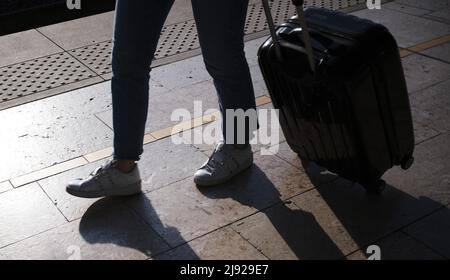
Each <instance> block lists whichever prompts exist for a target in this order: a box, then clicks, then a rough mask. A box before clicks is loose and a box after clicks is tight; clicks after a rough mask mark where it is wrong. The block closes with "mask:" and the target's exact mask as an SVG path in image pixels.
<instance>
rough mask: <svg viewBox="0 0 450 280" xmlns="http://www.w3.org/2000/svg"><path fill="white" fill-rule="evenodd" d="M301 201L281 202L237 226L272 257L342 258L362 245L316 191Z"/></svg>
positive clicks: (246, 236) (236, 224)
mask: <svg viewBox="0 0 450 280" xmlns="http://www.w3.org/2000/svg"><path fill="white" fill-rule="evenodd" d="M295 198H296V199H297V197H295ZM300 198H302V199H301V202H300ZM297 202H298V203H299V205H300V206H297V205H296V204H297V203H295V204H294V203H292V201H288V202H286V203H280V204H277V205H275V206H273V207H271V208H269V209H266V210H264V211H263V212H260V213H257V214H255V215H252V216H250V217H248V218H245V219H243V220H241V221H238V222H236V223H234V224H233V228H234V229H235V230H236V231H237V232H238V233H239V234H241V235H242V236H243V237H244V238H245V239H246V240H248V241H249V242H250V243H252V244H253V245H254V246H255V247H256V248H257V249H258V250H260V251H261V252H262V253H263V254H264V255H265V256H267V257H268V258H269V259H272V260H274V259H275V260H280V259H281V260H288V259H338V258H342V257H343V256H344V255H345V253H348V252H352V250H355V249H356V248H358V247H357V245H356V244H355V243H354V242H353V241H352V239H351V237H350V236H348V234H347V233H346V232H345V228H344V227H343V226H342V225H341V224H340V223H339V221H338V220H337V219H336V217H335V215H334V214H333V213H332V212H331V211H330V209H329V208H328V207H327V205H326V203H325V202H324V201H323V200H321V198H320V196H319V195H318V194H317V192H316V191H314V190H312V191H309V192H307V193H304V194H301V195H300V196H299V198H298V199H297Z"/></svg>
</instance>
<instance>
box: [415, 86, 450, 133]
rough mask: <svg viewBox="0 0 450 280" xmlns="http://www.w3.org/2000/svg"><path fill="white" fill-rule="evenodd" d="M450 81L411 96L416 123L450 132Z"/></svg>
mask: <svg viewBox="0 0 450 280" xmlns="http://www.w3.org/2000/svg"><path fill="white" fill-rule="evenodd" d="M449 91H450V79H449V80H447V81H445V82H442V83H439V84H437V85H435V86H433V87H429V88H427V89H424V90H421V91H419V92H417V93H416V94H414V95H413V96H411V106H412V113H413V118H414V120H415V121H417V122H419V123H422V124H425V125H427V126H429V127H431V128H433V129H434V130H437V131H440V132H447V131H450V96H449V94H448V93H449Z"/></svg>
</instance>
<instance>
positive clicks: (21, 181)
mask: <svg viewBox="0 0 450 280" xmlns="http://www.w3.org/2000/svg"><path fill="white" fill-rule="evenodd" d="M447 42H450V34H449V35H445V36H442V37H438V38H435V39H432V40H429V41H426V42H423V43H420V44H417V45H415V46H412V47H408V48H404V49H400V56H401V57H402V58H405V57H407V56H410V55H412V54H414V53H418V52H422V51H424V50H427V49H430V48H433V47H436V46H439V45H442V44H445V43H447ZM270 102H271V100H270V98H269V97H268V96H265V95H264V96H260V97H258V98H257V99H256V105H257V106H261V105H265V104H268V103H270ZM218 116H219V112H218V111H217V112H214V113H212V114H208V115H204V116H202V117H198V118H194V119H192V120H190V121H186V122H183V123H179V124H176V125H174V126H170V127H167V128H163V129H160V130H157V131H153V132H150V133H147V134H145V136H144V144H148V143H151V142H154V141H157V140H161V139H164V138H166V137H169V136H171V135H172V134H177V133H180V132H181V131H184V130H189V129H192V128H195V127H198V126H202V125H205V124H208V123H210V122H212V121H214V120H215V119H217V118H218ZM112 152H113V148H112V147H107V148H105V149H101V150H98V151H95V152H92V153H89V154H86V155H83V156H80V157H77V158H74V159H70V160H68V161H65V162H61V163H58V164H55V165H53V166H50V167H47V168H43V169H41V170H38V171H34V172H31V173H28V174H25V175H22V176H19V177H16V178H13V179H10V180H9V181H10V182H11V184H12V185H13V186H14V187H15V188H17V187H20V186H23V185H25V184H28V183H31V182H34V181H38V180H41V179H44V178H47V177H50V176H53V175H55V174H58V173H61V172H64V171H67V170H70V169H73V168H76V167H80V166H83V165H85V164H87V163H91V162H94V161H97V160H101V159H104V158H107V157H109V156H111V154H112Z"/></svg>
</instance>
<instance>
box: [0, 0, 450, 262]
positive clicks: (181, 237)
mask: <svg viewBox="0 0 450 280" xmlns="http://www.w3.org/2000/svg"><path fill="white" fill-rule="evenodd" d="M175 12H176V11H175ZM354 13H355V14H356V15H358V16H361V17H365V18H369V19H372V20H374V21H378V22H382V23H383V24H385V25H386V26H388V27H389V28H390V30H391V31H392V33H393V34H394V36H395V37H396V39H397V41H398V43H399V46H400V47H401V54H402V57H403V59H402V62H403V66H404V69H405V74H406V78H407V83H408V88H409V92H410V100H411V105H412V111H413V118H414V127H415V136H416V151H415V158H416V161H415V164H414V165H413V167H412V168H411V169H409V170H408V171H403V170H401V169H400V168H394V169H392V170H390V171H389V172H387V174H386V175H385V176H384V179H385V180H386V182H387V183H388V187H387V189H386V191H385V192H384V193H383V194H382V195H381V196H370V195H367V194H366V192H365V191H364V190H363V188H361V187H360V186H358V185H353V184H351V183H350V182H348V181H346V180H344V179H341V178H338V177H337V176H335V175H334V174H332V173H329V172H325V171H323V170H321V169H319V168H317V166H306V167H303V166H302V165H301V163H300V160H299V159H298V157H297V156H296V155H295V154H294V153H293V152H292V151H291V150H290V149H289V147H288V146H287V144H286V142H285V140H284V137H283V136H281V138H280V141H279V142H280V143H279V144H280V149H279V151H278V152H277V153H274V154H271V155H262V154H261V153H260V149H261V148H262V147H263V145H260V144H259V145H254V152H255V165H254V166H253V167H252V168H251V169H249V170H248V171H246V172H244V173H243V174H242V175H240V176H238V177H236V178H235V179H233V180H232V181H230V182H228V183H226V184H223V185H221V186H218V187H214V188H206V189H204V188H197V187H196V186H195V185H194V184H193V182H192V174H193V172H194V171H195V170H196V168H197V167H198V166H199V165H201V164H202V163H203V162H204V161H205V160H206V159H207V157H208V155H209V154H210V152H211V149H212V146H211V145H206V144H201V145H197V144H190V145H184V144H183V145H175V144H174V143H173V142H172V141H171V138H170V134H171V130H172V127H173V126H174V125H175V124H176V122H172V121H171V120H170V114H171V112H172V111H173V110H174V109H177V108H186V109H188V110H189V111H190V112H191V113H192V116H193V118H196V119H195V121H194V122H193V124H191V123H190V122H189V124H188V128H190V129H191V130H190V131H191V132H194V133H200V132H199V130H200V129H201V128H205V127H208V126H209V125H212V124H213V122H217V121H218V120H217V98H216V95H215V93H214V88H213V84H212V81H211V78H210V77H209V75H208V73H207V72H206V70H205V69H204V66H203V62H202V58H201V56H193V57H190V58H187V59H183V60H179V61H176V62H173V63H168V64H165V65H162V66H159V67H157V68H155V69H154V70H153V71H152V81H151V84H150V86H151V90H150V101H151V102H150V105H149V117H148V120H147V125H146V133H147V134H146V137H145V143H146V144H145V147H144V150H145V151H144V154H143V157H142V160H141V162H140V167H141V172H142V174H141V175H142V178H143V188H144V192H143V194H141V195H138V196H134V197H127V198H104V199H79V198H75V197H72V196H69V195H68V194H66V192H65V189H64V187H65V183H66V182H67V181H68V180H70V179H72V178H74V177H80V176H81V177H83V176H86V175H87V174H88V173H89V172H90V171H92V170H93V169H94V168H95V167H97V166H98V165H99V164H100V163H102V162H103V161H104V159H105V158H107V157H108V156H109V155H110V153H111V151H112V150H111V145H112V137H113V132H112V125H111V97H110V82H109V81H107V80H99V81H98V83H96V84H94V85H89V86H85V87H81V88H79V89H76V90H72V91H69V92H66V93H64V94H59V95H55V96H52V97H48V98H44V99H41V100H38V101H34V102H30V103H27V104H24V105H20V106H14V107H11V108H8V109H4V110H1V111H0V139H1V140H0V141H1V144H2V145H0V154H1V155H2V158H3V159H6V162H4V164H2V166H1V168H0V213H1V214H0V259H77V258H81V259H366V258H367V257H368V254H367V253H366V249H367V247H368V246H370V245H378V246H379V247H380V248H381V258H382V259H448V258H450V211H449V205H450V95H449V92H450V74H449V73H450V16H449V3H448V1H446V0H437V1H416V0H397V1H393V2H389V3H385V4H383V6H382V9H381V10H366V9H364V10H360V11H357V12H354ZM92 20H93V21H95V22H98V23H101V24H105V25H107V24H108V20H109V16H108V15H106V16H105V15H99V16H97V17H96V18H95V19H92ZM101 24H100V25H99V24H96V28H102V25H101ZM58 28H63V27H62V26H61V27H49V28H45V27H44V28H42V30H43V32H44V33H45V32H50V33H51V32H53V31H52V30H58ZM50 33H48V34H50ZM52 34H55V36H57V35H58V36H65V35H63V34H64V33H63V32H57V31H54V33H52ZM8 36H10V35H8ZM20 36H25V35H23V34H21V35H20ZM27 36H30V37H29V38H30V40H31V39H32V38H34V37H33V36H36V32H35V31H30V32H29V34H28V35H27ZM86 36H88V35H86ZM95 39H96V40H107V39H108V38H107V37H104V38H103V37H102V38H95ZM2 40H6V39H4V38H0V42H1V41H2ZM79 40H80V41H78V39H77V38H70V40H69V38H61V42H64V44H68V46H67V48H73V47H76V46H79V45H80V44H81V43H80V42H83V40H91V39H89V38H80V39H79ZM263 41H264V38H259V39H255V40H249V41H248V42H247V43H246V55H247V57H248V61H249V64H250V69H251V72H252V77H253V81H254V86H255V90H256V95H257V103H258V105H259V107H260V108H271V106H272V105H271V103H270V98H269V96H268V93H267V89H266V88H265V85H264V81H263V79H262V76H261V73H260V71H259V67H258V65H257V60H256V52H257V49H258V47H259V46H260V45H261V43H262V42H263ZM61 44H62V43H61ZM3 46H4V45H0V54H1V53H9V52H8V50H7V48H4V47H3ZM53 47H54V46H53ZM34 52H53V51H52V46H47V45H46V43H45V42H44V41H43V42H42V44H41V45H39V47H37V48H35V50H34ZM40 55H41V54H40ZM44 55H45V54H44ZM11 59H14V58H13V57H12V56H0V65H6V64H10V63H11ZM0 90H1V86H0ZM194 100H197V101H202V102H203V110H206V109H209V108H212V109H214V110H216V111H215V112H212V113H211V114H209V115H208V116H205V117H202V116H201V115H199V114H198V113H197V112H195V111H194V103H193V102H194Z"/></svg>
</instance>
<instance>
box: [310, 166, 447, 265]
mask: <svg viewBox="0 0 450 280" xmlns="http://www.w3.org/2000/svg"><path fill="white" fill-rule="evenodd" d="M302 165H303V168H304V170H305V173H306V174H307V175H308V177H309V179H310V181H311V182H312V183H313V185H315V187H316V190H317V192H318V193H319V194H320V197H321V198H322V199H323V200H324V201H325V203H326V205H327V207H328V208H329V209H330V210H331V212H332V213H333V214H334V215H335V217H336V218H337V220H338V222H339V223H340V224H341V225H342V226H343V228H344V229H345V231H346V234H347V236H348V237H350V238H351V240H352V241H353V242H354V243H355V244H356V246H357V248H353V253H356V252H355V250H356V249H359V252H357V253H358V254H360V255H362V256H363V258H364V257H366V258H368V257H370V253H371V252H370V250H369V252H366V250H367V249H368V247H369V246H371V245H377V246H379V247H381V256H382V259H424V258H425V259H427V258H431V259H435V258H440V256H439V254H435V253H434V252H432V251H431V250H428V249H425V250H424V249H420V250H418V251H414V249H416V248H409V247H408V246H412V245H417V244H418V243H417V242H415V241H412V242H410V241H411V240H412V238H411V239H410V238H409V237H407V236H406V235H402V233H401V232H399V231H400V230H401V229H404V228H405V227H407V226H408V225H410V224H412V223H414V222H416V221H417V220H419V219H421V218H424V217H426V216H427V215H429V214H430V213H432V212H433V211H437V210H440V212H441V214H440V215H442V221H445V220H446V219H448V218H450V211H449V210H448V208H445V205H443V204H442V203H440V202H437V201H435V200H433V199H431V198H429V197H426V196H419V197H415V196H413V195H410V194H408V193H406V192H404V191H402V190H401V189H400V188H398V187H396V186H394V185H392V184H390V183H389V181H387V182H386V188H385V190H384V191H383V192H382V193H381V194H370V193H367V191H366V190H365V189H364V187H363V186H361V185H359V184H357V183H353V182H350V181H348V180H346V179H344V178H341V177H339V176H337V175H335V174H331V175H330V174H329V173H327V175H326V176H333V177H334V179H333V180H331V181H330V182H329V183H325V184H323V180H322V179H321V178H320V176H321V175H319V176H317V174H316V173H311V172H309V170H310V166H311V165H315V164H314V163H312V164H308V163H306V162H303V161H302ZM316 166H317V165H316ZM435 226H436V225H435ZM427 231H428V229H424V231H423V232H427ZM430 232H432V231H430ZM394 233H398V234H399V236H402V237H401V238H399V239H398V240H396V239H395V238H396V237H395V236H394V237H392V235H393V234H394ZM435 233H436V232H435ZM435 233H431V234H435ZM427 234H428V233H427ZM388 236H389V238H391V239H390V240H387V239H386V238H387V237H388ZM401 242H404V243H401ZM441 242H442V244H448V243H449V242H450V238H449V237H447V238H442V240H441ZM421 246H423V245H418V248H419V247H421ZM437 247H440V245H438V246H437ZM350 251H351V250H350ZM350 251H347V252H346V253H345V254H346V255H347V257H349V256H350V255H351V254H350V253H352V252H350Z"/></svg>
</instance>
